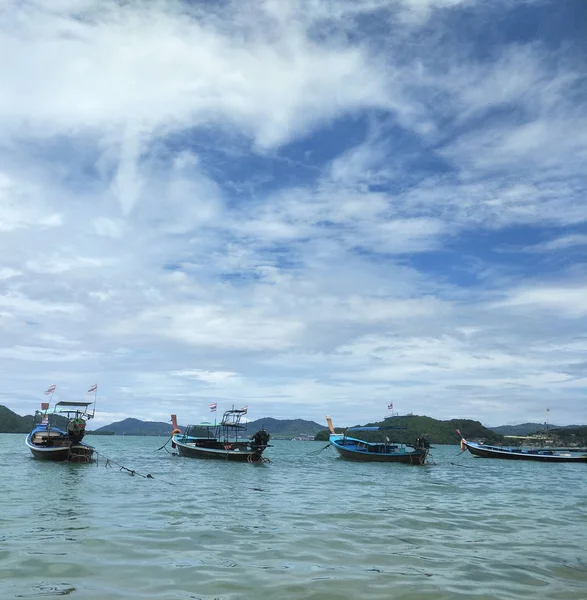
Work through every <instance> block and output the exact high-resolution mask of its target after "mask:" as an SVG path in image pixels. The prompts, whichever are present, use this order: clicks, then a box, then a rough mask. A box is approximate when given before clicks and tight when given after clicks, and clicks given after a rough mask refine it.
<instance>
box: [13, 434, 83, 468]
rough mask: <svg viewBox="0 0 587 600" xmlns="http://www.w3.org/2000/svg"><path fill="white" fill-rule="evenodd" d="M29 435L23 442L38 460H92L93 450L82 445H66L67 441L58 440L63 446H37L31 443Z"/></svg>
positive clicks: (74, 461) (80, 461) (79, 461)
mask: <svg viewBox="0 0 587 600" xmlns="http://www.w3.org/2000/svg"><path fill="white" fill-rule="evenodd" d="M31 438H32V433H30V434H29V435H28V436H27V438H26V440H25V442H26V445H27V446H28V447H29V449H30V451H31V453H32V455H33V456H34V457H35V458H36V459H38V460H47V461H52V462H72V463H88V462H91V461H92V460H93V455H94V448H92V446H88V445H87V444H84V443H77V444H72V443H67V440H60V443H62V444H63V445H60V446H48V447H44V446H39V445H37V444H34V443H33V442H32V441H31Z"/></svg>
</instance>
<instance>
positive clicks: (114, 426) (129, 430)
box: [95, 419, 173, 435]
mask: <svg viewBox="0 0 587 600" xmlns="http://www.w3.org/2000/svg"><path fill="white" fill-rule="evenodd" d="M172 429H173V426H172V425H171V423H164V422H163V421H141V420H139V419H124V420H123V421H117V422H116V423H111V424H110V425H105V426H104V427H99V428H98V429H96V430H95V433H97V434H115V435H169V434H170V433H171V430H172Z"/></svg>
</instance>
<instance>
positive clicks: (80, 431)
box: [67, 418, 86, 444]
mask: <svg viewBox="0 0 587 600" xmlns="http://www.w3.org/2000/svg"><path fill="white" fill-rule="evenodd" d="M85 434H86V422H85V421H84V420H83V419H80V418H77V419H70V420H69V422H68V423H67V435H68V437H69V439H70V440H71V441H72V442H73V443H74V444H77V443H79V442H81V441H82V439H83V437H84V435H85Z"/></svg>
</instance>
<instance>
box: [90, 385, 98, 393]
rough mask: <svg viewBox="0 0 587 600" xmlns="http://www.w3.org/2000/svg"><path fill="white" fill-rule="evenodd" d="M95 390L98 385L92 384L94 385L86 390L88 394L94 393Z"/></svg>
mask: <svg viewBox="0 0 587 600" xmlns="http://www.w3.org/2000/svg"><path fill="white" fill-rule="evenodd" d="M97 389H98V384H97V383H94V385H93V386H92V387H91V388H90V389H89V390H88V393H89V392H95V391H96V390H97Z"/></svg>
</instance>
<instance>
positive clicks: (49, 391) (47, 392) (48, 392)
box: [45, 384, 57, 396]
mask: <svg viewBox="0 0 587 600" xmlns="http://www.w3.org/2000/svg"><path fill="white" fill-rule="evenodd" d="M56 387H57V386H56V385H55V384H54V385H52V386H50V387H49V389H48V390H47V391H46V392H45V396H48V395H49V394H52V393H53V392H54V391H55V388H56Z"/></svg>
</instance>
